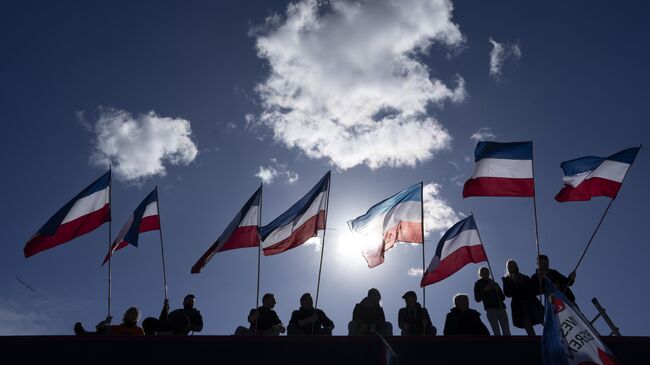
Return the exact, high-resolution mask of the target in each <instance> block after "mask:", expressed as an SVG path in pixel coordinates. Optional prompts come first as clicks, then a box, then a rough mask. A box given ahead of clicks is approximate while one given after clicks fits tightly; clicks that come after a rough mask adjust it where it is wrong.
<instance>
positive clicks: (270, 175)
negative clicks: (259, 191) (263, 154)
mask: <svg viewBox="0 0 650 365" xmlns="http://www.w3.org/2000/svg"><path fill="white" fill-rule="evenodd" d="M269 161H271V164H270V165H268V166H266V167H264V166H260V168H259V170H258V171H257V173H256V174H255V176H257V177H258V178H260V180H262V182H263V183H264V184H267V185H268V184H271V183H273V180H275V178H276V177H278V176H284V177H286V178H287V180H286V183H287V184H294V183H295V182H296V181H298V179H299V178H300V176H298V174H297V173H296V172H295V171H291V170H290V169H289V168H288V166H287V164H286V163H281V162H278V160H277V159H275V158H272V159H270V160H269Z"/></svg>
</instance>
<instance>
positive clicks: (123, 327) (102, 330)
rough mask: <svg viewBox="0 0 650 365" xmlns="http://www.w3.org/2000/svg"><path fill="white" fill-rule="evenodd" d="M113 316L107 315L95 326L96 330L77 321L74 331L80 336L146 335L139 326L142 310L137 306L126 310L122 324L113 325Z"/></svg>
mask: <svg viewBox="0 0 650 365" xmlns="http://www.w3.org/2000/svg"><path fill="white" fill-rule="evenodd" d="M111 319H112V317H111V316H108V317H106V319H105V320H103V321H101V322H99V323H98V324H97V326H95V329H96V331H95V332H88V331H86V330H85V329H84V328H83V326H82V325H81V323H80V322H77V323H75V326H74V332H75V334H76V335H78V336H84V335H128V336H144V330H143V329H142V328H141V327H138V320H139V319H140V310H139V309H138V308H137V307H131V308H129V309H127V310H126V312H125V313H124V317H123V318H122V324H119V325H111V324H110V323H111Z"/></svg>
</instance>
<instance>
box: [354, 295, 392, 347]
mask: <svg viewBox="0 0 650 365" xmlns="http://www.w3.org/2000/svg"><path fill="white" fill-rule="evenodd" d="M380 300H381V294H379V290H377V289H375V288H372V289H370V290H368V296H367V297H365V298H363V299H362V300H361V302H359V303H357V304H356V305H355V306H354V311H353V312H352V321H350V323H348V334H349V335H352V336H355V335H370V334H372V333H373V332H375V331H376V332H378V333H379V334H381V335H382V336H392V335H393V325H392V324H391V323H390V322H386V316H385V315H384V309H383V308H382V307H381V306H380V305H379V301H380Z"/></svg>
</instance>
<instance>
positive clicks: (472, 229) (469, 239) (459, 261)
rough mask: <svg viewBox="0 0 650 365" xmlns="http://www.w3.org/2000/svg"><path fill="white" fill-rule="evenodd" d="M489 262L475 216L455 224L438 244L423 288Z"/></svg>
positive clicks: (421, 283) (423, 279) (422, 283)
mask: <svg viewBox="0 0 650 365" xmlns="http://www.w3.org/2000/svg"><path fill="white" fill-rule="evenodd" d="M482 261H487V255H486V254H485V250H484V249H483V242H481V236H479V234H478V228H477V227H476V222H475V221H474V216H473V215H470V216H469V217H467V218H465V219H463V220H462V221H460V222H458V223H456V224H454V225H453V226H452V227H451V228H450V229H449V230H448V231H447V233H445V235H444V236H442V238H441V239H440V242H438V247H437V248H436V254H435V255H434V256H433V259H431V263H430V264H429V267H428V268H427V271H425V272H424V276H423V277H422V281H421V282H420V286H421V287H425V286H427V285H429V284H433V283H437V282H439V281H440V280H443V279H445V278H448V277H449V276H451V275H452V274H453V273H455V272H456V271H458V270H460V269H462V268H463V266H465V265H467V264H469V263H472V262H473V263H478V262H482Z"/></svg>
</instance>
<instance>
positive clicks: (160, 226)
mask: <svg viewBox="0 0 650 365" xmlns="http://www.w3.org/2000/svg"><path fill="white" fill-rule="evenodd" d="M156 208H157V209H158V222H159V223H160V224H159V227H158V233H160V255H161V257H162V269H163V285H164V287H165V300H167V299H168V298H167V270H166V269H165V248H164V247H163V233H162V218H161V216H160V197H158V185H156Z"/></svg>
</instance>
